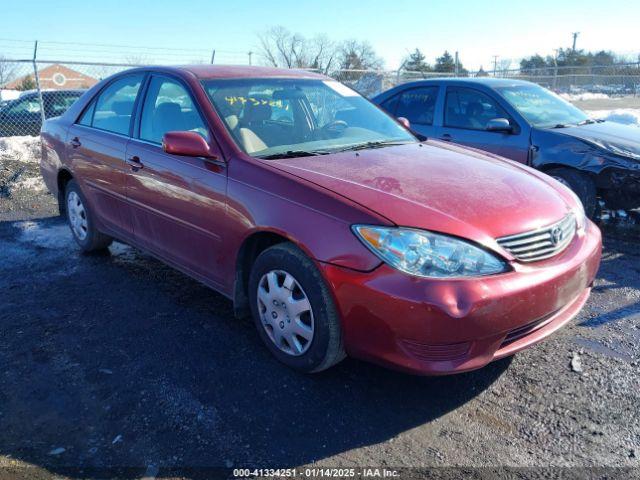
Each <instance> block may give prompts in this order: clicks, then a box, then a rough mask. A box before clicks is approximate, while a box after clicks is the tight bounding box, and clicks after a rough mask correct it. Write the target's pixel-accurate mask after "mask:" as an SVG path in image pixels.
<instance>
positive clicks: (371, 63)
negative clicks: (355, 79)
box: [339, 39, 384, 70]
mask: <svg viewBox="0 0 640 480" xmlns="http://www.w3.org/2000/svg"><path fill="white" fill-rule="evenodd" d="M339 57H340V68H341V69H343V70H378V69H380V68H382V66H383V64H384V62H383V60H382V59H381V58H380V57H378V56H377V55H376V52H375V51H374V50H373V47H372V46H371V44H370V43H369V42H366V41H363V42H361V41H358V40H353V39H352V40H347V41H345V42H343V43H342V45H341V46H340V51H339Z"/></svg>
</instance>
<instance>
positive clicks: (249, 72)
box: [145, 65, 329, 80]
mask: <svg viewBox="0 0 640 480" xmlns="http://www.w3.org/2000/svg"><path fill="white" fill-rule="evenodd" d="M145 70H151V71H153V70H160V71H163V70H164V71H174V72H176V71H177V72H189V73H191V74H192V75H195V76H196V77H198V78H199V79H202V80H205V79H220V78H311V79H320V80H328V79H329V77H326V76H324V75H320V74H319V73H315V72H310V71H307V70H298V69H293V68H273V67H254V66H243V65H181V66H166V67H155V66H154V67H149V68H146V69H145Z"/></svg>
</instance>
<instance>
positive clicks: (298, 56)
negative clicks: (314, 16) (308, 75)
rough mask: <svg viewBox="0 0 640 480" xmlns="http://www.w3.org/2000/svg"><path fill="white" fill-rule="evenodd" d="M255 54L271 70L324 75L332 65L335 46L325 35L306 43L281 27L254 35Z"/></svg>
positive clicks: (305, 40)
mask: <svg viewBox="0 0 640 480" xmlns="http://www.w3.org/2000/svg"><path fill="white" fill-rule="evenodd" d="M258 53H259V55H260V56H261V57H262V60H263V63H265V64H267V65H270V66H273V67H283V68H310V69H314V70H318V71H320V72H322V73H328V72H329V71H330V69H331V68H333V67H334V65H335V64H336V57H337V55H336V45H335V44H334V43H333V42H332V41H331V40H329V38H328V37H327V36H326V35H318V36H316V37H314V38H312V39H307V38H305V37H304V36H303V35H301V34H299V33H293V32H290V31H289V30H287V29H286V28H284V27H281V26H278V27H272V28H270V29H269V30H267V31H265V32H263V33H260V34H258Z"/></svg>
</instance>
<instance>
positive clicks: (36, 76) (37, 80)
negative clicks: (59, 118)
mask: <svg viewBox="0 0 640 480" xmlns="http://www.w3.org/2000/svg"><path fill="white" fill-rule="evenodd" d="M37 58H38V41H37V40H36V43H35V44H34V46H33V78H34V80H35V83H36V90H37V91H38V102H39V103H40V119H41V120H42V125H44V121H45V120H46V117H45V113H44V101H43V100H42V89H41V88H40V75H39V74H38V63H37Z"/></svg>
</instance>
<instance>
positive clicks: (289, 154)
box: [256, 150, 329, 160]
mask: <svg viewBox="0 0 640 480" xmlns="http://www.w3.org/2000/svg"><path fill="white" fill-rule="evenodd" d="M327 153H329V152H324V151H321V150H287V151H286V152H280V153H271V154H269V155H256V158H261V159H263V160H277V159H279V158H297V157H315V156H317V155H326V154H327Z"/></svg>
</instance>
